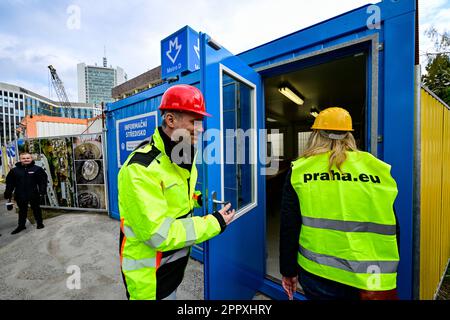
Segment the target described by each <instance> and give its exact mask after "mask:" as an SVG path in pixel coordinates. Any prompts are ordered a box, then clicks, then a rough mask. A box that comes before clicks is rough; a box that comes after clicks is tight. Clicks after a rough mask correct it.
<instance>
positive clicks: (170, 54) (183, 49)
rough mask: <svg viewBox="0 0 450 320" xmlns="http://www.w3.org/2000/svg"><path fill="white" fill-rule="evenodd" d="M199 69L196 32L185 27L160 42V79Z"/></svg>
mask: <svg viewBox="0 0 450 320" xmlns="http://www.w3.org/2000/svg"><path fill="white" fill-rule="evenodd" d="M198 69H200V39H199V36H198V32H196V31H195V30H193V29H192V28H190V27H189V26H185V27H183V28H182V29H180V30H178V31H177V32H175V33H173V34H172V35H170V36H168V37H167V38H165V39H163V40H161V77H162V79H167V78H168V77H171V76H176V75H179V74H181V73H183V72H185V71H190V72H193V71H196V70H198Z"/></svg>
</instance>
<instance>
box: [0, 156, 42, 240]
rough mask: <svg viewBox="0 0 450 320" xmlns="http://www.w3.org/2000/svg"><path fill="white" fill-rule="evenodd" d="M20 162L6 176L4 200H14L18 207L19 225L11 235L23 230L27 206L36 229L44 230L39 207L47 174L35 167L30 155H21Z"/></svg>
mask: <svg viewBox="0 0 450 320" xmlns="http://www.w3.org/2000/svg"><path fill="white" fill-rule="evenodd" d="M19 160H20V162H17V163H16V167H15V168H13V169H12V170H11V171H10V172H9V173H8V175H7V176H6V190H5V193H4V197H5V199H9V200H11V198H12V196H13V193H14V199H15V200H16V202H17V206H18V207H19V225H18V226H17V228H16V229H15V230H14V231H13V232H11V234H16V233H19V232H20V231H22V230H25V229H26V227H25V223H26V220H27V211H28V204H30V205H31V209H32V210H33V215H34V218H35V219H36V224H37V229H42V228H44V224H43V223H42V213H41V208H40V206H39V202H40V196H41V195H45V194H46V193H47V174H46V173H45V171H44V169H43V168H41V167H39V166H37V165H35V164H34V161H33V159H32V158H31V154H29V153H21V154H20V156H19Z"/></svg>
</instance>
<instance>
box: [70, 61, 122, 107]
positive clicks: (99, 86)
mask: <svg viewBox="0 0 450 320" xmlns="http://www.w3.org/2000/svg"><path fill="white" fill-rule="evenodd" d="M77 74H78V101H79V102H83V103H93V104H94V105H96V106H98V105H100V104H101V103H102V102H105V103H106V102H112V101H114V99H113V98H112V88H113V87H115V86H117V85H119V84H121V83H123V82H125V81H126V80H127V75H126V73H125V72H124V70H123V69H122V68H120V67H117V68H116V69H114V68H112V66H110V67H109V68H108V66H107V60H106V57H104V58H103V66H97V64H95V66H88V65H86V64H85V63H79V64H78V65H77Z"/></svg>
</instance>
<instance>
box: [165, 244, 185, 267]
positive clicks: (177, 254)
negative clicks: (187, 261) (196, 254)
mask: <svg viewBox="0 0 450 320" xmlns="http://www.w3.org/2000/svg"><path fill="white" fill-rule="evenodd" d="M189 252H190V248H189V247H186V248H183V249H181V250H178V251H177V252H175V253H174V254H171V255H170V256H167V257H164V258H162V259H161V264H160V266H162V265H164V264H166V263H169V262H174V261H176V260H178V259H181V258H184V257H186V256H188V255H189Z"/></svg>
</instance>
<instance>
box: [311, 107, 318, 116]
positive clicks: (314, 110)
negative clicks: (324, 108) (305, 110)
mask: <svg viewBox="0 0 450 320" xmlns="http://www.w3.org/2000/svg"><path fill="white" fill-rule="evenodd" d="M309 114H310V115H312V116H313V117H314V118H316V117H317V116H318V115H319V110H318V109H317V108H316V107H312V108H311V110H310V111H309Z"/></svg>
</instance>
